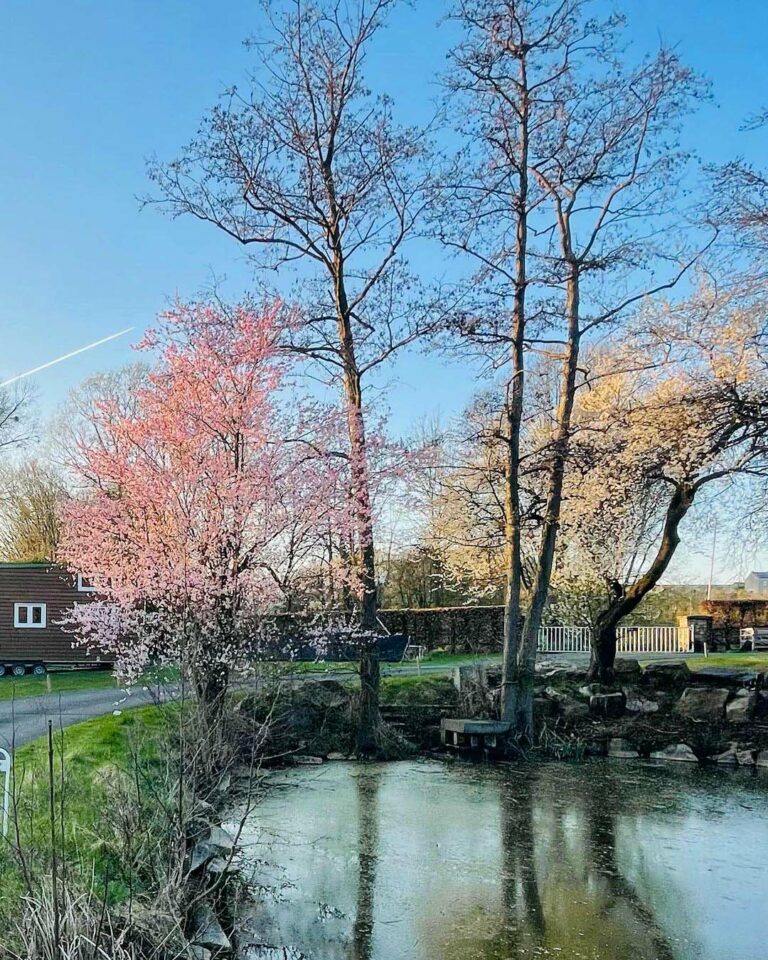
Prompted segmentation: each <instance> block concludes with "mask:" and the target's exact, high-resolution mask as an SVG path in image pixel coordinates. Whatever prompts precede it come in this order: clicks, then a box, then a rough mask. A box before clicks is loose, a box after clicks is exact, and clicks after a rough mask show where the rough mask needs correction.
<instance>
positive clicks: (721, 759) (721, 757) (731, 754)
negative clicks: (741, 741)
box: [712, 743, 739, 767]
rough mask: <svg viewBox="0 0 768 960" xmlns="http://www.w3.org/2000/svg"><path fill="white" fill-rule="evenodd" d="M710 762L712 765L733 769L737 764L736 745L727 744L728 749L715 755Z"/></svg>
mask: <svg viewBox="0 0 768 960" xmlns="http://www.w3.org/2000/svg"><path fill="white" fill-rule="evenodd" d="M712 761H713V763H717V764H719V765H720V766H721V767H735V766H736V765H737V763H738V762H739V751H738V744H736V743H731V744H729V746H728V749H727V750H724V751H723V752H722V753H716V754H715V755H714V756H713V757H712Z"/></svg>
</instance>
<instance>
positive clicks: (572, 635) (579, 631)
mask: <svg viewBox="0 0 768 960" xmlns="http://www.w3.org/2000/svg"><path fill="white" fill-rule="evenodd" d="M591 639H592V631H591V630H590V628H589V627H539V651H540V652H541V653H588V652H589V644H590V641H591Z"/></svg>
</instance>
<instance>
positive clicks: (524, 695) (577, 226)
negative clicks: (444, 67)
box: [443, 0, 696, 741]
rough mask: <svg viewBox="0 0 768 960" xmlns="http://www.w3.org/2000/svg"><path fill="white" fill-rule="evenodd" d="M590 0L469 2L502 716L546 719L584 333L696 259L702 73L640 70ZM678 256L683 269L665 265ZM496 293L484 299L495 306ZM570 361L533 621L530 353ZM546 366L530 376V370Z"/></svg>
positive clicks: (462, 180) (528, 722)
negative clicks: (526, 472)
mask: <svg viewBox="0 0 768 960" xmlns="http://www.w3.org/2000/svg"><path fill="white" fill-rule="evenodd" d="M593 6H594V5H593V4H592V3H591V2H590V0H459V2H457V3H456V4H455V7H454V16H455V18H456V19H457V20H458V22H459V24H460V26H461V27H462V28H463V30H464V40H463V42H462V43H461V44H460V45H459V46H458V47H457V48H456V49H455V51H454V54H453V59H454V63H455V69H454V73H453V75H452V77H451V80H450V84H451V87H452V88H453V90H454V91H455V92H456V93H457V95H458V96H459V98H460V99H461V101H462V102H463V103H465V104H466V109H467V110H468V111H469V114H470V116H473V117H474V119H475V127H474V128H473V129H472V131H471V133H472V143H471V145H470V146H468V147H467V149H466V151H465V153H464V155H463V157H462V158H461V162H460V163H459V164H458V165H457V170H458V175H455V176H454V178H453V183H452V184H450V185H449V188H448V189H447V191H446V197H447V207H448V210H449V211H450V216H449V217H448V218H444V219H448V220H449V223H450V228H449V229H444V230H443V236H444V239H445V240H446V242H448V243H449V244H451V245H452V246H454V247H456V248H458V249H459V250H461V251H464V252H466V253H468V254H470V255H471V256H472V257H473V258H474V259H475V260H476V261H477V262H478V264H479V269H478V274H477V276H476V277H475V278H474V284H475V289H477V290H478V291H479V294H480V296H479V297H478V300H479V302H478V305H477V314H476V315H473V316H472V317H471V319H470V320H469V321H466V322H465V325H464V329H463V332H464V333H465V334H466V335H468V336H469V337H470V338H471V339H472V341H474V342H475V343H479V344H481V345H483V346H485V347H486V348H488V350H489V353H490V356H491V358H492V362H493V365H494V368H495V369H496V370H497V371H500V372H501V376H502V379H503V383H504V385H505V388H506V392H507V401H506V404H505V407H504V416H503V420H502V424H501V427H500V429H499V430H498V433H497V440H498V442H500V443H501V444H503V446H504V448H505V460H506V468H505V476H506V484H505V486H506V492H505V497H504V506H505V524H506V530H505V540H506V546H507V587H506V617H505V636H504V651H505V655H504V671H503V690H504V695H503V716H504V718H505V719H507V720H509V721H511V722H513V723H514V726H515V729H516V731H517V734H518V736H519V738H520V739H521V740H523V741H528V740H530V738H531V736H532V730H533V719H532V706H533V679H534V668H535V659H536V647H537V638H538V630H539V625H540V622H541V616H542V613H543V610H544V606H545V604H546V600H547V593H548V589H549V582H550V578H551V574H552V565H553V561H554V555H555V546H556V541H557V531H558V527H559V522H560V511H561V507H562V497H563V482H564V477H565V472H566V465H567V461H568V450H569V443H570V437H571V419H572V413H573V404H574V398H575V395H576V391H577V390H578V389H579V387H580V385H581V383H582V381H583V374H582V373H581V371H580V355H581V347H582V343H583V342H585V341H586V342H589V339H590V338H594V337H596V336H597V335H598V333H599V331H600V329H601V328H604V327H606V326H607V325H612V326H616V325H618V324H619V323H620V322H621V321H622V319H623V318H624V315H625V313H626V311H627V310H628V309H629V308H630V307H631V306H632V305H633V304H635V303H637V302H638V301H639V300H640V299H642V298H643V297H645V296H647V295H649V294H650V293H653V292H657V291H659V290H661V289H664V288H666V287H669V286H671V285H673V284H674V283H675V282H676V281H677V280H678V279H679V277H680V276H681V275H682V273H683V272H684V271H685V269H687V267H688V266H689V265H690V263H691V260H692V258H691V255H690V254H689V253H688V252H687V250H686V248H685V247H684V246H683V245H679V244H678V243H677V242H676V237H675V230H674V229H673V228H674V226H675V223H674V217H673V215H672V212H671V211H672V210H673V209H675V206H676V196H675V192H676V189H677V187H678V184H679V177H680V175H681V171H682V170H683V169H684V167H685V162H684V161H685V157H684V155H682V154H681V153H680V151H679V150H677V148H676V132H677V125H678V122H679V119H680V117H681V116H682V115H683V114H684V113H685V111H686V110H687V109H688V107H689V105H690V102H691V98H692V94H693V91H694V90H695V89H696V83H695V78H694V77H693V76H692V75H691V73H690V71H688V70H687V69H686V68H685V67H684V66H682V65H681V64H680V62H679V60H678V58H677V57H676V55H675V54H674V53H673V52H672V51H670V50H667V49H661V50H660V51H659V52H658V54H657V55H656V56H654V57H651V58H648V59H646V60H644V61H643V62H641V63H640V65H639V66H637V67H632V68H630V67H627V66H625V65H624V64H623V63H622V60H621V57H620V56H619V43H620V40H619V33H620V27H621V26H622V23H623V21H622V19H621V18H619V17H610V18H608V19H606V20H603V21H599V20H597V19H594V18H591V17H590V8H592V7H593ZM665 265H666V268H667V269H666V271H665V270H664V266H665ZM483 300H484V301H485V303H484V304H483ZM528 350H535V351H536V352H537V354H544V355H545V357H546V358H547V359H548V361H549V363H547V364H544V365H543V366H544V369H546V370H547V372H548V371H549V368H550V367H551V364H552V363H555V364H557V365H558V367H559V370H560V373H559V378H558V379H559V382H558V384H557V387H556V389H555V390H554V392H553V404H552V408H551V410H550V414H549V425H548V436H547V449H548V454H549V465H548V467H547V469H546V471H545V472H544V473H543V474H542V476H541V485H542V497H543V500H544V507H543V510H542V515H541V524H540V541H539V547H538V560H537V567H536V573H535V576H534V579H533V583H532V586H531V591H530V599H529V603H528V609H527V615H526V617H525V620H523V617H522V605H521V576H522V548H521V505H520V473H521V463H522V454H521V446H520V437H521V430H522V427H523V424H524V421H525V417H526V396H527V390H528V385H527V383H526V377H527V374H526V354H527V351H528ZM529 374H530V371H528V375H529Z"/></svg>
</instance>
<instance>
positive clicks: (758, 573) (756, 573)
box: [749, 570, 768, 580]
mask: <svg viewBox="0 0 768 960" xmlns="http://www.w3.org/2000/svg"><path fill="white" fill-rule="evenodd" d="M749 576H750V577H757V578H758V580H768V570H753V571H752V572H751V573H750V574H749Z"/></svg>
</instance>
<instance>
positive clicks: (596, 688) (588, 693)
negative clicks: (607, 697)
mask: <svg viewBox="0 0 768 960" xmlns="http://www.w3.org/2000/svg"><path fill="white" fill-rule="evenodd" d="M609 692H610V691H609V690H608V688H607V687H604V686H603V685H602V683H585V684H584V686H583V687H579V690H578V693H579V696H580V697H584V699H585V700H589V698H590V697H594V696H595V694H598V693H609Z"/></svg>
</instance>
